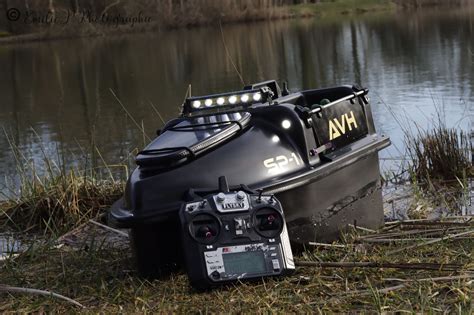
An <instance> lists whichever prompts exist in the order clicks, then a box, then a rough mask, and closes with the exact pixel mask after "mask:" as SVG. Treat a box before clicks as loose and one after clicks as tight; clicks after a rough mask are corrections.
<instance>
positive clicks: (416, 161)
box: [406, 124, 474, 183]
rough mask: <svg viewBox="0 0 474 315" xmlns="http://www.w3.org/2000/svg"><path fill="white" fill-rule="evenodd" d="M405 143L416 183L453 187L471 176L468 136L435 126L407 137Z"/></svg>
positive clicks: (473, 170)
mask: <svg viewBox="0 0 474 315" xmlns="http://www.w3.org/2000/svg"><path fill="white" fill-rule="evenodd" d="M406 142H407V149H408V153H409V155H410V158H411V160H412V161H413V164H412V172H413V174H414V175H415V176H416V178H417V179H418V181H422V182H425V183H426V182H430V181H436V182H447V183H449V182H451V183H453V182H454V183H456V182H458V181H460V180H463V179H465V178H468V177H472V176H474V168H473V165H472V160H471V157H472V149H473V148H472V144H471V142H470V139H469V134H468V133H466V132H464V131H462V130H456V129H452V128H446V127H444V126H443V125H442V124H439V125H438V126H437V127H435V128H434V129H431V130H428V131H420V132H419V133H418V134H417V135H416V136H412V137H408V138H407V141H406Z"/></svg>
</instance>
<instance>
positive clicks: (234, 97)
mask: <svg viewBox="0 0 474 315" xmlns="http://www.w3.org/2000/svg"><path fill="white" fill-rule="evenodd" d="M236 102H237V96H235V95H232V96H231V97H229V103H230V104H235V103H236Z"/></svg>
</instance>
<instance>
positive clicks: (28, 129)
mask: <svg viewBox="0 0 474 315" xmlns="http://www.w3.org/2000/svg"><path fill="white" fill-rule="evenodd" d="M223 32H224V38H225V45H224V43H223V40H222V37H221V32H220V31H219V29H218V28H212V27H207V28H195V29H182V30H174V31H168V32H162V33H151V34H140V35H130V36H120V37H107V38H86V39H72V40H62V41H51V42H39V43H27V44H18V45H8V46H0V95H2V97H1V99H0V125H1V127H2V129H3V130H0V132H1V135H0V146H1V147H2V148H3V150H1V151H0V189H2V191H3V192H8V191H9V190H11V189H13V190H15V189H16V188H17V186H16V185H17V181H18V171H17V168H16V165H17V162H16V158H15V157H16V155H15V154H14V151H13V150H11V147H12V146H14V147H17V148H18V149H19V153H20V154H21V155H23V156H24V157H25V158H26V159H28V160H30V161H35V162H36V163H37V164H38V165H39V166H38V169H41V167H40V165H42V160H43V159H44V156H48V157H50V158H53V160H55V161H56V163H57V164H64V165H65V166H66V167H71V166H77V165H81V164H82V163H85V162H84V160H83V159H82V157H83V156H84V154H87V155H90V156H91V160H90V162H88V163H90V165H101V164H103V163H104V162H105V163H108V164H118V163H121V162H123V161H127V160H131V157H133V154H131V155H130V152H133V150H134V149H136V148H141V147H142V146H143V144H144V143H146V142H147V141H148V140H147V138H146V137H145V136H144V135H143V133H142V132H141V130H140V128H142V126H143V128H144V129H145V131H146V134H147V135H148V136H149V137H153V135H154V134H155V130H156V129H158V128H159V127H161V126H162V122H161V119H160V117H159V115H161V116H162V118H163V119H164V120H168V119H171V118H173V117H175V116H176V115H177V114H178V112H179V105H180V104H181V103H182V100H183V98H184V95H185V92H186V90H187V88H188V85H189V84H191V85H192V93H193V95H199V94H210V93H214V92H225V91H231V90H237V89H240V88H241V86H242V82H241V80H240V78H239V76H238V75H237V74H236V71H235V69H234V67H233V64H232V62H231V61H230V59H229V57H228V54H229V55H230V56H232V59H233V60H234V62H235V64H236V67H237V68H238V69H240V72H241V74H242V77H243V79H244V81H245V83H252V82H256V81H259V80H267V79H277V80H287V81H288V82H289V87H290V89H291V90H299V89H308V88H316V87H328V86H334V85H341V84H352V83H358V84H361V85H363V86H366V87H368V88H369V89H370V91H371V93H370V96H371V100H372V109H373V112H374V119H375V123H376V126H377V129H378V131H379V132H380V133H384V134H386V135H388V136H390V137H391V138H392V141H393V143H394V145H393V146H392V147H390V148H389V149H387V150H384V151H383V152H382V154H381V156H382V162H383V163H382V167H383V168H384V169H386V168H388V167H394V165H395V164H394V163H393V160H398V159H400V158H403V157H404V155H405V148H404V144H403V132H402V130H401V126H400V121H402V124H408V125H409V126H411V128H412V129H413V130H414V132H416V129H417V127H420V128H425V127H427V126H428V125H429V124H430V121H432V120H433V119H434V118H435V117H436V116H437V115H440V116H441V118H442V120H443V121H445V122H446V124H447V125H448V126H456V127H460V128H463V129H465V130H470V129H471V128H472V126H471V120H473V118H472V117H473V112H474V106H473V101H474V96H473V88H474V68H473V62H474V55H473V52H474V45H473V38H474V12H473V11H472V10H463V11H462V12H461V11H446V10H443V11H430V12H424V13H403V14H395V15H386V14H382V15H363V16H360V17H356V18H349V17H345V16H341V18H340V19H338V20H318V19H302V20H283V21H273V22H262V23H255V24H237V25H231V26H225V27H224V29H223ZM225 47H226V48H227V51H228V54H227V53H226V49H225ZM112 91H113V92H114V93H115V94H116V96H117V97H118V98H119V99H120V100H121V102H122V103H123V105H124V106H125V108H126V110H127V111H128V114H127V113H126V112H125V110H124V108H123V107H122V106H121V105H120V104H119V103H118V101H117V99H116V98H115V97H114V96H113V94H112ZM158 113H159V114H158ZM131 116H132V117H133V119H131ZM395 117H396V118H397V119H395ZM137 125H138V126H137ZM7 135H8V136H7ZM94 147H96V148H97V149H98V150H94V149H92V148H94ZM17 158H18V157H17ZM397 163H398V162H397ZM21 164H25V163H23V162H22V163H21ZM5 178H7V179H13V181H10V180H7V181H6V180H4V179H5Z"/></svg>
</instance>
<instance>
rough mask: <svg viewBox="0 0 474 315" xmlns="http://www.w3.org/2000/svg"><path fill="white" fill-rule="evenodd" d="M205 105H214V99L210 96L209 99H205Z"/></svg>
mask: <svg viewBox="0 0 474 315" xmlns="http://www.w3.org/2000/svg"><path fill="white" fill-rule="evenodd" d="M204 105H206V106H207V107H209V106H212V100H211V99H210V98H208V99H207V100H205V101H204Z"/></svg>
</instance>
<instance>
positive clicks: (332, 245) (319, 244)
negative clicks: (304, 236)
mask: <svg viewBox="0 0 474 315" xmlns="http://www.w3.org/2000/svg"><path fill="white" fill-rule="evenodd" d="M308 245H311V246H319V247H328V248H347V247H348V246H347V245H341V244H326V243H316V242H309V243H308Z"/></svg>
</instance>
